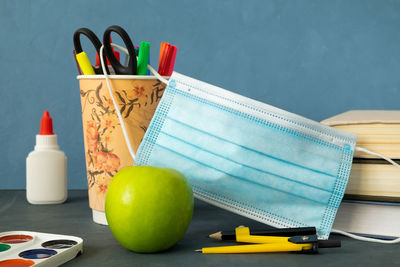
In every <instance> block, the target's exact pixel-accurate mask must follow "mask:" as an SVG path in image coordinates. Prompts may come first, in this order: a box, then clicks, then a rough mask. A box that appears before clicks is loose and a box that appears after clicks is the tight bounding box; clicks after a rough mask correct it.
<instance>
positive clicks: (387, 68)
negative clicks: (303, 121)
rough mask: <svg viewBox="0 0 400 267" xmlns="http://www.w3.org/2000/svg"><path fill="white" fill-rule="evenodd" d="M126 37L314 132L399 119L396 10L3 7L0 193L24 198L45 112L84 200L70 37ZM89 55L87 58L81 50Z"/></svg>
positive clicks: (324, 4) (333, 6)
mask: <svg viewBox="0 0 400 267" xmlns="http://www.w3.org/2000/svg"><path fill="white" fill-rule="evenodd" d="M112 24H117V25H121V26H122V27H124V28H125V29H126V30H127V31H128V33H129V34H130V35H131V37H132V39H133V42H134V43H135V44H138V43H139V42H140V41H150V42H151V44H152V46H153V48H152V52H151V61H152V62H156V61H157V56H158V50H159V49H158V47H159V44H160V42H161V41H169V42H172V43H174V44H176V45H178V47H179V52H178V57H177V62H176V67H175V70H176V71H178V72H181V73H183V74H186V75H189V76H192V77H194V78H197V79H200V80H203V81H206V82H210V83H212V84H215V85H217V86H221V87H224V88H226V89H229V90H231V91H234V92H237V93H240V94H243V95H245V96H248V97H251V98H254V99H257V100H260V101H263V102H266V103H269V104H271V105H274V106H277V107H280V108H283V109H286V110H289V111H291V112H294V113H297V114H300V115H303V116H305V117H308V118H311V119H314V120H317V121H319V120H322V119H324V118H327V117H330V116H332V115H335V114H337V113H341V112H344V111H347V110H350V109H399V107H400V106H399V100H400V75H399V74H400V2H399V1H379V0H376V1H372V0H362V1H355V0H354V1H349V0H343V1H317V0H315V1H306V0H297V1H289V0H270V1H262V0H259V1H239V0H235V1H222V0H220V1H211V0H203V1H196V0H191V1H162V0H160V1H156V0H142V1H105V0H102V1H94V0H86V1H78V0H69V1H53V0H51V1H44V0H35V1H28V0H20V1H15V0H2V1H0V25H1V27H0V36H1V41H0V51H1V52H0V73H1V74H0V101H1V102H0V112H1V126H0V142H1V146H0V148H1V149H0V151H1V152H0V155H1V156H0V189H20V188H25V158H26V156H27V155H28V153H29V152H30V151H31V150H32V149H33V146H34V142H35V134H37V133H38V131H39V123H40V118H41V116H42V113H43V111H44V110H46V109H48V110H50V113H51V115H52V117H53V119H54V126H55V131H56V133H57V134H58V135H59V144H60V146H61V148H62V149H63V150H64V151H65V153H66V154H67V156H68V160H69V162H68V163H69V165H68V171H69V188H71V189H76V188H87V184H86V176H85V171H86V170H85V159H84V149H83V135H82V125H81V123H82V122H81V114H80V110H81V108H80V100H79V99H80V97H79V88H78V81H77V80H76V75H77V70H76V67H75V63H74V61H73V57H72V50H73V44H72V35H73V32H74V31H75V30H76V29H77V28H80V27H88V28H90V29H92V30H93V31H94V32H95V33H96V34H97V35H99V36H102V34H103V31H104V30H105V29H106V28H107V27H108V26H110V25H112ZM86 47H87V49H89V48H90V47H89V46H86Z"/></svg>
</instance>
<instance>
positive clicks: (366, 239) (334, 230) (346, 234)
mask: <svg viewBox="0 0 400 267" xmlns="http://www.w3.org/2000/svg"><path fill="white" fill-rule="evenodd" d="M355 151H361V152H364V153H367V154H370V155H373V156H376V157H379V158H382V159H384V160H386V161H388V162H390V163H391V164H393V165H394V166H396V167H397V168H400V165H399V164H397V163H396V162H394V161H393V160H391V159H390V158H388V157H386V156H384V155H382V154H379V153H376V152H372V151H369V150H368V149H365V148H362V147H355ZM332 232H334V233H338V234H341V235H345V236H348V237H351V238H354V239H357V240H360V241H367V242H375V243H382V244H396V243H400V237H399V238H396V239H393V240H382V239H377V238H371V237H364V236H359V235H355V234H350V233H348V232H345V231H342V230H338V229H332Z"/></svg>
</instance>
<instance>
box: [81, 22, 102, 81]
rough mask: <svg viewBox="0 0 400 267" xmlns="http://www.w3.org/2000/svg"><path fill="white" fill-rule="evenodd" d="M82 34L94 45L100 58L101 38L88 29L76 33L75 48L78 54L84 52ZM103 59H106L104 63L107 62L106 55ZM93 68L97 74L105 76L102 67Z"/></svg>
mask: <svg viewBox="0 0 400 267" xmlns="http://www.w3.org/2000/svg"><path fill="white" fill-rule="evenodd" d="M81 34H83V35H85V36H86V37H87V38H88V39H89V40H90V42H91V43H92V44H93V46H94V48H95V49H96V52H97V54H98V55H99V56H100V48H101V42H100V40H99V38H97V36H96V34H94V33H93V32H92V31H91V30H89V29H88V28H80V29H77V30H76V31H75V33H74V47H75V51H76V53H77V54H79V53H81V52H82V51H83V50H82V45H81V38H80V37H81ZM103 59H104V62H106V57H105V55H103ZM92 67H93V69H94V72H95V73H96V74H103V70H102V69H101V66H99V67H95V66H92ZM107 73H108V72H107Z"/></svg>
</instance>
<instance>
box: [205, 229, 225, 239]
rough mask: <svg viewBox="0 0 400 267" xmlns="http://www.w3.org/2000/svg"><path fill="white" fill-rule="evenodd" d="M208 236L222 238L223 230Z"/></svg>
mask: <svg viewBox="0 0 400 267" xmlns="http://www.w3.org/2000/svg"><path fill="white" fill-rule="evenodd" d="M208 237H209V238H213V239H217V240H222V232H221V231H219V232H216V233H213V234H211V235H209V236H208Z"/></svg>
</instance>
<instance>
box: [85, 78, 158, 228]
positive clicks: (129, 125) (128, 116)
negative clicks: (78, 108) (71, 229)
mask: <svg viewBox="0 0 400 267" xmlns="http://www.w3.org/2000/svg"><path fill="white" fill-rule="evenodd" d="M78 79H79V85H80V95H81V105H82V123H83V136H84V144H85V157H86V171H87V179H88V189H89V205H90V207H91V208H92V211H93V220H94V221H95V222H97V223H101V224H107V220H106V217H105V214H104V204H105V195H106V192H107V188H108V184H109V183H110V181H111V179H112V177H113V176H114V175H115V174H116V173H117V172H118V171H119V170H120V169H122V168H124V167H126V166H131V165H133V159H132V157H131V155H130V154H129V151H128V148H127V146H126V143H125V139H124V136H123V133H122V129H121V125H120V122H119V120H118V116H117V113H116V111H115V107H114V105H113V102H112V99H111V97H110V95H109V93H108V88H107V84H106V81H105V79H104V78H103V76H100V75H93V76H78ZM111 83H112V90H113V94H114V98H115V100H116V101H117V104H118V107H119V110H120V112H121V115H122V117H123V120H124V124H125V127H126V129H127V132H128V136H129V139H130V142H131V144H132V147H133V149H134V150H135V151H136V150H137V148H138V147H139V144H140V142H141V140H142V138H143V136H144V133H145V132H146V130H147V127H148V125H149V123H150V121H151V118H152V117H153V114H154V112H155V110H156V108H157V104H158V102H159V101H160V99H161V96H162V94H163V92H164V89H165V84H163V83H162V82H160V81H158V80H157V79H156V78H155V77H154V76H122V75H121V76H118V78H111Z"/></svg>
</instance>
